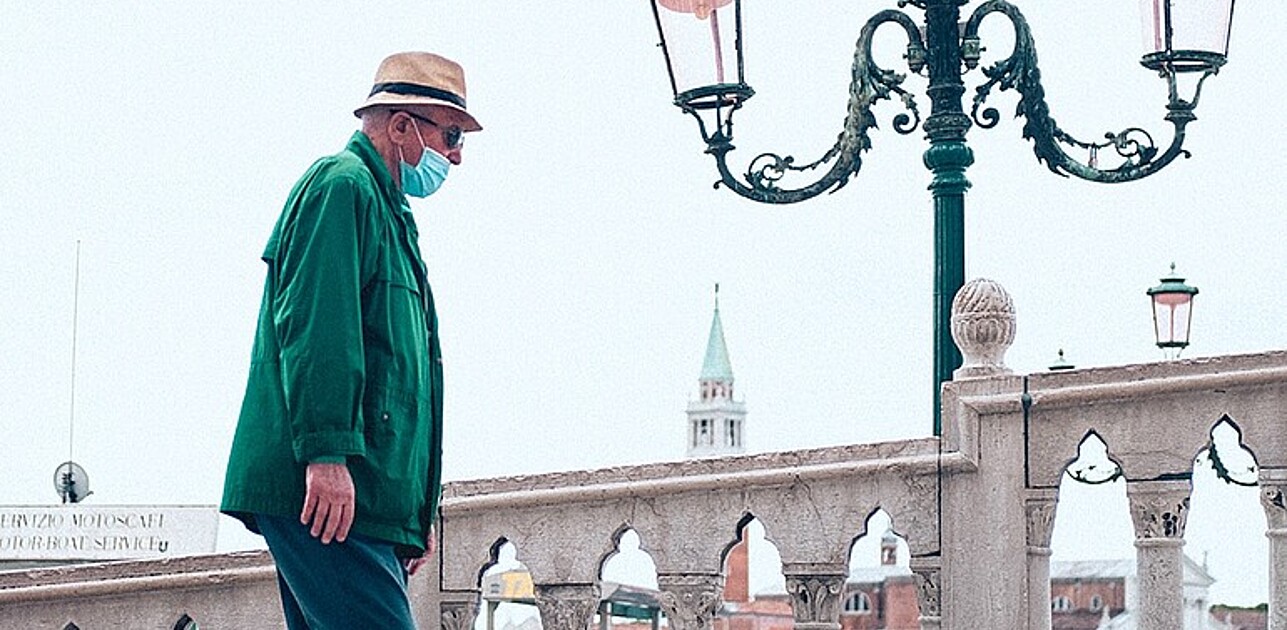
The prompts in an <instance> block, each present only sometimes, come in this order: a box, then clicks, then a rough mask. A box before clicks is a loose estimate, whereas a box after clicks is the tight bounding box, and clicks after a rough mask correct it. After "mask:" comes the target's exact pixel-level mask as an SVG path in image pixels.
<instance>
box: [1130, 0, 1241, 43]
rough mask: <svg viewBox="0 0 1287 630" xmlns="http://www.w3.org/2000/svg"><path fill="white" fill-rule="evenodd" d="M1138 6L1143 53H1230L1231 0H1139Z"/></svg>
mask: <svg viewBox="0 0 1287 630" xmlns="http://www.w3.org/2000/svg"><path fill="white" fill-rule="evenodd" d="M1140 9H1141V11H1140V13H1141V16H1142V18H1143V26H1144V42H1145V53H1158V52H1167V51H1168V50H1169V51H1181V50H1186V51H1201V52H1209V53H1216V54H1219V55H1227V54H1228V53H1229V28H1230V26H1231V24H1232V20H1233V0H1140ZM1168 22H1169V24H1170V32H1169V42H1168V31H1167V25H1168ZM1168 44H1169V46H1168Z"/></svg>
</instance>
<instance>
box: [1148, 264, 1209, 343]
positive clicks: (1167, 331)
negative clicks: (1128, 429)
mask: <svg viewBox="0 0 1287 630" xmlns="http://www.w3.org/2000/svg"><path fill="white" fill-rule="evenodd" d="M1161 282H1162V283H1161V284H1159V285H1157V286H1155V287H1153V288H1151V289H1149V290H1148V295H1149V297H1150V298H1151V299H1152V300H1153V330H1154V332H1155V333H1156V335H1157V347H1158V348H1161V349H1162V351H1163V352H1168V351H1171V350H1173V351H1174V352H1175V355H1174V357H1172V358H1177V357H1179V356H1180V353H1181V352H1183V351H1184V349H1185V348H1187V347H1188V345H1189V325H1190V324H1191V323H1192V322H1193V296H1195V295H1197V294H1198V288H1197V287H1193V286H1189V285H1187V284H1185V283H1184V278H1181V277H1180V276H1178V275H1176V273H1175V263H1171V273H1170V274H1169V275H1167V276H1166V277H1164V278H1162V279H1161Z"/></svg>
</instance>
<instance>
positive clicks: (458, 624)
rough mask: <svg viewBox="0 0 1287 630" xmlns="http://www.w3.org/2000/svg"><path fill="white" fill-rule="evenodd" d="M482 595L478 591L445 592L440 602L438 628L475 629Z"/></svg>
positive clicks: (445, 629)
mask: <svg viewBox="0 0 1287 630" xmlns="http://www.w3.org/2000/svg"><path fill="white" fill-rule="evenodd" d="M480 595H481V594H480V593H479V592H478V591H444V592H443V593H442V594H441V599H440V600H439V602H438V627H440V628H442V630H470V629H471V628H473V627H474V619H475V618H476V617H478V604H479V600H480V599H482V597H481V596H480Z"/></svg>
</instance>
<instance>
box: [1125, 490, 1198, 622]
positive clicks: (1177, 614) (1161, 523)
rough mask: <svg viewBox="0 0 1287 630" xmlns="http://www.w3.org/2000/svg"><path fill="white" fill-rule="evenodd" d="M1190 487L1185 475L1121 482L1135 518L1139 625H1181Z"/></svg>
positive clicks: (1182, 618)
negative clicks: (1166, 478)
mask: <svg viewBox="0 0 1287 630" xmlns="http://www.w3.org/2000/svg"><path fill="white" fill-rule="evenodd" d="M1191 491H1192V484H1191V483H1190V482H1189V481H1188V480H1177V481H1131V482H1127V484H1126V497H1127V498H1128V499H1129V500H1130V504H1131V520H1132V521H1134V523H1135V556H1136V558H1135V562H1136V578H1137V580H1138V582H1139V623H1138V625H1137V627H1138V628H1139V630H1175V628H1183V627H1184V559H1183V549H1184V525H1185V523H1186V522H1187V520H1188V517H1189V494H1190V492H1191Z"/></svg>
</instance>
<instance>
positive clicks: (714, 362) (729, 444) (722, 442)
mask: <svg viewBox="0 0 1287 630" xmlns="http://www.w3.org/2000/svg"><path fill="white" fill-rule="evenodd" d="M697 384H698V389H699V390H700V391H699V392H698V394H699V397H698V399H697V400H693V401H689V403H688V440H687V442H688V449H687V455H688V457H715V456H720V455H738V454H741V453H745V452H746V433H745V423H746V404H745V403H744V402H741V401H738V400H736V399H734V398H733V364H732V362H730V361H729V358H728V346H727V345H726V344H725V343H724V324H723V322H721V321H720V317H719V285H715V315H714V317H713V318H712V319H711V331H710V336H709V337H708V339H707V341H706V358H705V360H703V361H702V373H701V376H699V377H698V379H697Z"/></svg>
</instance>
